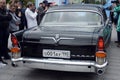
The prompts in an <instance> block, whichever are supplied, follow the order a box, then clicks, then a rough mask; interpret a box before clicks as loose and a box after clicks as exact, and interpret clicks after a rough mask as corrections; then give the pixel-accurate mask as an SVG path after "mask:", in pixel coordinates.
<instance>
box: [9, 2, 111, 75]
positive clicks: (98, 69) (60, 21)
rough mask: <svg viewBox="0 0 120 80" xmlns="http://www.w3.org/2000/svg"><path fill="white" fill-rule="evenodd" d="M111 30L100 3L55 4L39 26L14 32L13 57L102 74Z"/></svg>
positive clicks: (53, 67) (54, 67)
mask: <svg viewBox="0 0 120 80" xmlns="http://www.w3.org/2000/svg"><path fill="white" fill-rule="evenodd" d="M111 31H112V28H111V21H110V19H108V18H107V17H106V13H105V10H104V9H103V7H102V6H101V5H93V4H71V5H62V6H55V7H52V8H49V10H48V11H47V12H46V13H45V16H44V17H43V19H42V22H41V23H40V25H39V26H36V27H33V28H31V29H28V30H23V31H19V32H15V33H13V34H12V35H11V40H12V43H13V48H11V51H12V59H11V60H12V63H13V66H15V65H16V64H17V62H19V61H22V62H23V63H24V65H25V66H28V67H32V68H40V69H48V70H58V71H72V72H93V73H98V74H102V73H103V72H104V70H105V68H106V66H107V64H108V58H107V57H108V54H109V53H107V49H108V47H109V44H110V39H111ZM19 51H20V52H19Z"/></svg>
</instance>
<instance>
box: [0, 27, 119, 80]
mask: <svg viewBox="0 0 120 80" xmlns="http://www.w3.org/2000/svg"><path fill="white" fill-rule="evenodd" d="M111 40H112V41H111V44H110V47H109V50H108V52H109V65H108V67H107V70H106V71H105V73H104V75H102V76H98V75H96V74H93V73H75V72H74V73H73V72H60V71H49V70H40V69H32V68H27V67H24V66H22V65H20V66H19V67H16V68H14V67H12V66H11V63H10V61H9V60H8V63H9V64H8V66H6V67H4V68H1V69H0V80H119V79H120V48H118V47H116V45H117V44H115V43H114V41H115V40H116V32H115V29H114V28H113V33H112V38H111ZM19 64H22V63H19Z"/></svg>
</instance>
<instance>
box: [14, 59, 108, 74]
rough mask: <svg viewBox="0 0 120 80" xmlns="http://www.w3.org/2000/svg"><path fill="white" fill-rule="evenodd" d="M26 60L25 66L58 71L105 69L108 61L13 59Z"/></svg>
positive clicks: (15, 60)
mask: <svg viewBox="0 0 120 80" xmlns="http://www.w3.org/2000/svg"><path fill="white" fill-rule="evenodd" d="M18 61H25V64H24V65H25V66H28V67H32V68H40V69H48V70H58V71H73V72H96V70H98V69H101V70H103V69H104V68H105V67H106V66H107V64H108V62H107V61H106V62H105V63H104V64H102V65H99V64H96V63H95V62H94V61H78V60H63V59H36V58H18V59H12V62H14V63H15V62H18Z"/></svg>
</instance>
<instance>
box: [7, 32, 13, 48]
mask: <svg viewBox="0 0 120 80" xmlns="http://www.w3.org/2000/svg"><path fill="white" fill-rule="evenodd" d="M12 47H13V46H12V41H11V34H10V35H9V38H8V49H11V48H12Z"/></svg>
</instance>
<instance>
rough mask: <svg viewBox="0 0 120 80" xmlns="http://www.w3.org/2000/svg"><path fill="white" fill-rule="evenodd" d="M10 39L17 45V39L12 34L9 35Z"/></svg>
mask: <svg viewBox="0 0 120 80" xmlns="http://www.w3.org/2000/svg"><path fill="white" fill-rule="evenodd" d="M11 41H12V43H13V45H14V46H18V40H17V38H16V37H15V36H14V35H11Z"/></svg>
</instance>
